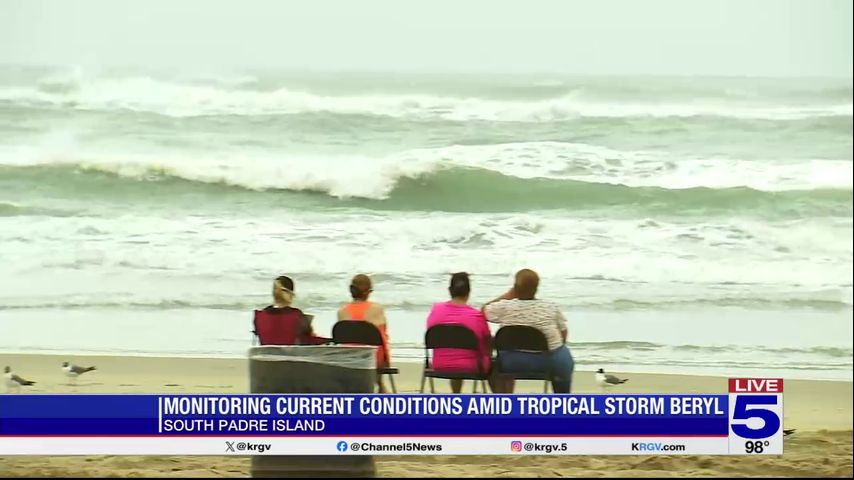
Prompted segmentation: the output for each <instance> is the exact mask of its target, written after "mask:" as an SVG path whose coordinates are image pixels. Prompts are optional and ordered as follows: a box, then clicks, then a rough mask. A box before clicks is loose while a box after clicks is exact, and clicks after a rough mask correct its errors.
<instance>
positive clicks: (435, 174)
mask: <svg viewBox="0 0 854 480" xmlns="http://www.w3.org/2000/svg"><path fill="white" fill-rule="evenodd" d="M0 170H2V171H3V174H4V175H7V176H9V177H11V176H13V175H15V176H16V177H17V178H18V179H19V180H21V181H23V182H24V183H27V182H39V183H41V184H42V185H43V184H45V182H56V186H57V188H62V189H71V190H70V191H73V190H78V191H79V189H80V188H85V189H86V190H87V194H88V195H98V194H101V195H103V196H105V197H110V196H114V195H119V196H120V197H122V198H127V197H131V196H141V197H149V196H150V195H152V192H154V190H152V188H154V187H157V188H159V191H158V195H183V194H184V193H187V192H188V190H189V191H192V192H195V193H198V194H201V195H206V196H207V195H213V196H219V195H221V194H222V193H223V190H222V189H230V190H235V189H236V190H240V191H243V192H257V193H258V194H267V195H276V194H280V195H285V194H290V195H295V196H294V197H292V200H293V202H292V203H290V204H291V205H292V206H293V207H294V208H298V207H306V206H311V205H317V206H326V207H329V206H340V207H354V208H367V209H379V210H414V211H445V212H474V213H477V212H481V213H488V212H525V211H535V210H559V209H570V210H571V209H591V208H628V209H641V210H646V211H653V212H659V213H663V212H669V213H680V212H681V213H687V214H690V213H691V212H696V213H702V214H707V213H714V212H724V211H753V212H762V213H763V214H772V213H778V214H785V215H796V216H803V215H811V214H815V213H820V214H822V215H843V216H845V215H850V214H851V207H852V204H851V190H850V188H816V189H810V190H786V191H779V192H766V191H762V190H757V189H754V188H749V187H727V188H710V187H692V188H683V189H668V188H663V187H653V186H639V187H632V186H627V185H621V184H610V183H598V182H588V181H583V180H572V179H551V178H519V177H514V176H509V175H505V174H502V173H499V172H495V171H493V170H484V169H480V168H471V167H441V168H439V169H436V170H433V171H427V172H424V173H408V174H407V173H402V174H399V175H398V176H388V177H385V178H381V179H375V178H371V177H370V176H367V177H365V178H359V179H348V178H347V175H343V176H342V177H337V178H336V177H329V176H326V177H324V175H323V173H333V172H334V171H333V170H326V171H318V172H315V173H314V174H313V175H314V178H311V177H308V178H300V177H296V178H295V177H287V181H282V180H276V179H275V177H274V176H268V177H266V178H265V177H261V176H256V175H252V174H249V173H247V172H235V173H236V174H235V175H233V176H229V175H223V174H220V173H217V172H216V170H215V169H209V170H201V171H198V172H197V171H193V172H191V173H189V174H188V172H187V171H186V170H184V169H182V168H181V167H176V166H159V165H138V164H137V165H126V164H125V165H122V164H119V165H116V164H102V163H96V164H90V163H86V162H80V163H72V164H64V165H62V164H60V165H56V164H53V165H48V166H30V167H0ZM67 174H73V175H67ZM241 180H242V181H241ZM363 180H366V181H363ZM117 182H118V183H117ZM121 182H125V185H124V186H122V187H121V188H120V189H119V190H117V188H118V187H119V185H120V183H121ZM128 182H130V183H128ZM132 183H140V185H139V188H134V187H133V186H132V185H131V184H132ZM143 184H144V185H143ZM282 201H283V202H284V198H283V199H282ZM285 204H288V202H285V203H283V205H285Z"/></svg>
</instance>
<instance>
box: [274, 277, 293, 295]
mask: <svg viewBox="0 0 854 480" xmlns="http://www.w3.org/2000/svg"><path fill="white" fill-rule="evenodd" d="M276 281H277V282H279V285H281V286H282V287H284V288H287V289H288V290H290V291H292V292H293V291H294V281H293V280H291V277H286V276H284V275H282V276H280V277H277V278H276Z"/></svg>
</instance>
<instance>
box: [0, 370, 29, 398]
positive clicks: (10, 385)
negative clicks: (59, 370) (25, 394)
mask: <svg viewBox="0 0 854 480" xmlns="http://www.w3.org/2000/svg"><path fill="white" fill-rule="evenodd" d="M3 380H5V383H6V392H7V393H8V392H11V391H12V390H13V389H14V390H16V391H18V392H20V391H21V387H29V386H30V385H35V383H36V382H33V381H30V380H24V379H23V378H21V377H19V376H18V375H17V374H15V373H14V372H12V367H9V366H7V367H6V368H4V369H3Z"/></svg>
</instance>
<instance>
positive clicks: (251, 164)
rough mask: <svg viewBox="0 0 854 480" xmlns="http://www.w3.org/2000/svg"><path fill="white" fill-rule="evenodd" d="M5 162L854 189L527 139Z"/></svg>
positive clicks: (367, 184)
mask: <svg viewBox="0 0 854 480" xmlns="http://www.w3.org/2000/svg"><path fill="white" fill-rule="evenodd" d="M0 165H11V166H36V165H40V166H47V165H70V166H76V167H80V168H86V169H93V170H99V171H103V172H108V173H114V174H117V175H120V176H124V177H130V178H141V179H143V178H148V177H151V176H152V175H168V176H172V177H178V178H183V179H186V180H189V181H194V182H204V183H223V184H227V185H233V186H239V187H243V188H248V189H255V190H267V189H287V190H294V191H317V192H322V193H326V194H329V195H332V196H335V197H341V198H344V197H358V198H370V199H382V198H387V197H388V196H389V195H391V193H392V191H393V190H394V188H395V186H396V185H397V182H398V181H400V180H401V179H404V178H415V177H418V176H421V175H425V174H430V173H433V172H437V171H439V170H442V169H448V168H458V167H465V168H477V169H483V170H491V171H495V172H498V173H501V174H503V175H507V176H511V177H517V178H551V179H568V180H578V181H583V182H590V183H605V184H619V185H627V186H631V187H660V188H666V189H684V188H692V187H707V188H714V189H721V188H730V187H749V188H753V189H756V190H762V191H786V190H811V189H820V188H840V189H845V188H847V189H850V188H852V162H851V161H850V160H827V159H812V160H791V161H774V160H765V161H762V160H739V159H730V158H682V157H675V156H673V155H672V154H668V153H665V152H653V151H647V152H625V151H619V150H613V149H609V148H605V147H599V146H592V145H585V144H577V143H561V142H526V143H508V144H498V145H468V146H459V145H457V146H450V147H441V148H427V149H413V150H407V151H403V152H399V153H394V154H389V155H383V156H376V157H368V156H365V155H355V154H354V155H323V156H321V155H316V154H305V155H303V154H296V153H282V154H276V153H273V152H270V151H265V150H254V151H253V150H250V149H243V150H240V151H232V152H229V151H216V152H213V151H188V152H183V153H176V152H174V151H168V152H158V151H151V152H146V153H128V152H116V151H105V150H103V149H99V148H84V147H83V146H81V145H79V144H78V142H77V140H76V137H75V136H74V135H73V134H72V133H70V132H62V131H60V132H56V133H54V134H51V135H48V136H45V137H43V138H42V139H41V141H39V142H37V143H36V144H35V145H17V146H10V147H6V148H4V149H0Z"/></svg>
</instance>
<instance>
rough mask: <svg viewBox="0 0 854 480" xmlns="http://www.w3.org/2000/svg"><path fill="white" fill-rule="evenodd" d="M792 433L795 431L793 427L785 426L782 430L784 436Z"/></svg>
mask: <svg viewBox="0 0 854 480" xmlns="http://www.w3.org/2000/svg"><path fill="white" fill-rule="evenodd" d="M793 433H795V429H794V428H787V429H785V430H783V436H784V437H788V436H789V435H791V434H793Z"/></svg>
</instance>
